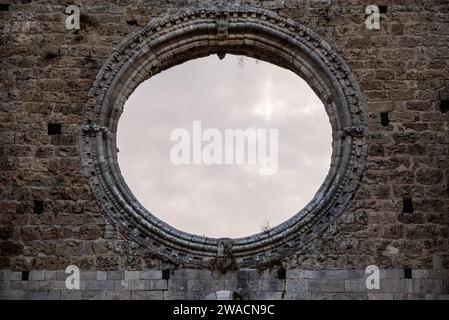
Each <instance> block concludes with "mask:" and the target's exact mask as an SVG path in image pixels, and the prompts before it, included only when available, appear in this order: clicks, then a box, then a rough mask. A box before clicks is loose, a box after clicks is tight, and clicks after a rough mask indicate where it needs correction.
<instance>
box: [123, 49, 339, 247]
mask: <svg viewBox="0 0 449 320" xmlns="http://www.w3.org/2000/svg"><path fill="white" fill-rule="evenodd" d="M194 120H199V121H201V123H202V126H203V130H204V129H207V128H216V129H219V130H220V131H222V132H224V129H233V128H241V129H248V128H266V129H278V134H279V138H278V139H279V168H278V171H277V173H276V174H274V175H266V176H263V175H259V171H258V168H259V167H258V166H250V165H209V166H208V165H178V166H176V165H174V164H172V162H171V161H170V149H171V148H172V146H173V145H174V144H175V142H172V141H170V139H169V138H170V133H171V131H172V130H174V129H177V128H184V129H187V130H188V131H189V132H192V121H194ZM118 147H119V149H120V152H119V154H118V156H119V164H120V169H121V171H122V174H123V176H124V178H125V180H126V182H127V184H128V186H129V187H130V189H131V190H132V191H133V193H134V195H135V196H136V197H137V199H138V200H139V201H140V202H141V203H142V205H144V206H145V207H146V208H147V209H148V210H149V211H150V212H151V213H152V214H154V215H156V216H157V217H158V218H160V219H162V220H164V221H165V222H167V223H169V224H170V225H172V226H173V227H175V228H178V229H181V230H183V231H186V232H190V233H195V234H199V235H206V236H210V237H232V238H236V237H242V236H248V235H251V234H254V233H258V232H260V231H261V227H262V225H264V224H266V221H269V223H270V225H271V226H272V227H273V226H275V225H277V224H279V223H281V222H283V221H285V220H287V219H288V218H290V217H292V216H293V215H294V214H296V213H297V212H298V211H299V210H300V209H302V208H303V207H304V206H305V205H306V204H307V203H308V202H309V201H310V200H311V199H312V197H313V195H314V194H315V192H316V191H317V190H318V188H319V186H320V185H321V183H322V182H323V180H324V178H325V177H326V174H327V172H328V170H329V165H330V158H331V152H332V148H331V126H330V124H329V119H328V117H327V114H326V112H325V110H324V107H323V104H322V103H321V101H320V100H319V98H318V97H317V96H316V95H315V93H314V92H313V91H312V90H311V89H310V87H309V86H308V85H307V83H306V82H305V81H304V80H302V79H301V78H300V77H298V76H297V75H295V74H293V73H292V72H291V71H288V70H285V69H282V68H279V67H277V66H274V65H272V64H269V63H266V62H263V61H256V60H254V59H251V58H246V57H245V58H244V63H243V65H242V63H241V59H240V57H238V56H233V55H227V56H226V57H225V59H223V60H219V59H218V57H217V56H216V55H213V56H209V57H206V58H201V59H197V60H192V61H189V62H186V63H184V64H182V65H179V66H176V67H173V68H171V69H169V70H166V71H164V72H162V73H160V74H158V75H156V76H154V77H152V78H151V79H149V80H147V81H145V82H143V83H142V84H141V85H140V86H139V87H138V88H137V90H136V91H135V92H134V93H133V94H132V95H131V96H130V98H129V99H128V101H127V102H126V104H125V109H124V113H123V115H122V117H121V119H120V122H119V128H118Z"/></svg>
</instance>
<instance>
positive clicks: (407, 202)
mask: <svg viewBox="0 0 449 320" xmlns="http://www.w3.org/2000/svg"><path fill="white" fill-rule="evenodd" d="M402 212H403V213H408V214H410V213H413V201H412V198H411V197H404V198H403V199H402Z"/></svg>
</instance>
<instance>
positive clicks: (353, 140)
mask: <svg viewBox="0 0 449 320" xmlns="http://www.w3.org/2000/svg"><path fill="white" fill-rule="evenodd" d="M226 53H230V54H244V55H247V56H249V57H253V58H256V59H260V60H265V61H267V62H271V63H273V64H276V65H278V66H280V67H284V68H287V69H289V70H291V71H293V72H295V73H296V74H297V75H298V76H300V77H302V78H304V79H305V80H306V81H307V82H308V84H309V85H310V86H311V88H312V89H313V90H314V91H315V93H316V94H317V95H318V96H319V97H320V99H321V100H322V102H323V104H324V106H325V108H326V111H327V113H328V115H329V120H330V123H331V126H332V130H333V142H332V147H333V153H332V161H331V168H330V170H329V173H328V175H327V177H326V179H325V181H324V182H323V184H322V185H321V187H320V189H319V190H318V192H317V193H316V195H315V196H314V198H313V199H312V200H311V201H310V202H309V203H308V204H307V206H306V207H304V208H303V209H302V210H300V211H299V212H298V213H297V214H296V215H295V216H293V217H292V218H290V219H289V220H287V221H285V222H284V223H282V224H280V225H278V226H276V227H274V228H272V229H270V230H268V231H266V232H262V233H259V234H255V235H252V236H249V237H245V238H238V239H232V240H229V241H226V242H223V240H222V239H215V238H207V237H201V236H197V235H193V234H189V233H186V232H183V231H180V230H177V229H175V228H173V227H171V226H170V225H168V224H166V223H165V222H163V221H161V220H159V219H158V218H157V217H156V216H154V215H153V214H151V213H150V212H149V211H148V210H147V209H145V208H144V207H143V206H142V205H141V204H140V203H139V201H137V199H136V198H135V197H134V195H133V194H132V192H131V190H130V189H129V188H128V186H127V185H126V183H125V181H124V179H123V177H122V175H121V173H120V169H119V166H118V162H117V147H116V130H117V123H118V120H119V117H120V115H121V113H122V110H123V105H124V103H125V101H126V100H127V98H128V97H129V95H130V94H131V93H132V92H133V91H134V90H135V89H136V87H137V86H138V85H139V84H140V83H141V82H142V81H144V80H147V79H148V78H150V77H152V76H153V75H155V74H157V73H159V72H161V71H162V70H165V69H168V68H170V67H173V66H175V65H177V64H180V63H183V62H185V61H188V60H191V59H195V58H199V57H204V56H207V55H210V54H218V55H219V56H220V55H221V56H224V54H226ZM97 129H98V130H97ZM367 139H368V131H367V120H366V115H365V107H364V101H363V98H362V96H361V94H360V90H359V87H358V84H357V82H356V80H355V78H354V76H353V74H352V72H351V71H350V69H349V68H348V66H347V64H346V63H345V61H344V60H343V58H342V57H341V56H340V55H339V54H338V53H337V52H336V51H335V50H333V49H332V48H331V46H330V45H329V44H328V43H327V42H326V41H325V40H324V39H323V38H322V37H320V36H319V35H318V34H316V33H315V32H313V31H312V30H310V29H309V28H307V27H306V26H303V25H301V24H298V23H296V22H294V21H292V20H289V19H286V18H283V17H280V16H279V15H277V14H276V13H273V12H270V11H267V10H263V9H258V8H253V7H244V6H240V7H218V8H217V7H216V8H213V9H197V10H190V11H185V12H183V13H181V14H178V15H176V16H171V17H167V18H166V19H165V20H161V21H159V22H157V23H151V24H149V25H147V26H145V27H144V28H142V29H141V30H139V31H138V32H135V33H133V34H131V35H129V36H128V37H127V38H125V39H124V40H123V42H122V43H121V44H120V45H118V46H117V48H116V49H114V51H113V52H112V53H111V55H110V57H109V58H108V60H107V61H106V62H105V63H104V65H103V67H102V68H101V70H100V71H99V72H98V75H97V77H96V81H95V83H94V84H93V85H92V87H91V90H90V92H89V97H88V102H87V105H86V108H85V112H84V118H83V127H82V129H81V128H80V146H81V149H80V150H81V158H82V162H83V166H84V172H85V175H86V177H87V179H88V181H89V184H90V186H91V188H92V190H93V192H94V193H95V195H96V197H97V199H98V202H99V203H100V204H101V207H102V209H103V211H104V213H105V214H106V215H107V217H108V218H109V219H110V221H112V223H114V224H115V225H116V226H117V227H118V228H119V230H120V231H121V232H122V233H123V234H124V235H125V236H126V237H128V238H130V239H132V240H134V241H136V242H138V243H139V244H141V245H143V246H146V247H148V248H149V249H150V250H151V251H152V252H154V253H155V254H157V255H160V256H163V257H165V258H169V259H171V260H172V261H174V262H176V263H181V264H184V265H192V266H199V267H210V266H213V265H215V262H216V260H217V258H218V256H219V255H230V256H232V261H233V262H235V263H236V264H237V266H238V267H248V266H255V265H258V264H264V263H269V262H270V261H272V260H274V259H280V258H283V257H287V256H288V255H291V254H293V253H295V252H299V250H300V249H301V247H302V246H304V245H305V244H306V243H308V242H310V241H312V240H313V239H314V238H316V237H317V236H318V235H319V234H320V233H321V232H322V231H323V230H324V229H325V228H326V227H327V226H328V225H329V224H330V223H331V222H332V221H333V220H334V219H335V218H337V217H338V216H339V215H340V214H341V213H342V212H343V211H344V210H345V208H346V206H347V204H348V202H349V201H350V199H351V198H352V196H353V195H354V193H355V190H356V188H357V184H358V182H359V180H360V178H361V175H362V173H363V170H364V166H365V159H366V155H367V141H368V140H367ZM273 201H276V199H273ZM225 249H226V250H225ZM228 258H229V257H228Z"/></svg>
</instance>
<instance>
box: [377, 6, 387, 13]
mask: <svg viewBox="0 0 449 320" xmlns="http://www.w3.org/2000/svg"><path fill="white" fill-rule="evenodd" d="M387 11H388V6H379V13H380V14H386V13H387Z"/></svg>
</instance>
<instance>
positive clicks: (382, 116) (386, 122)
mask: <svg viewBox="0 0 449 320" xmlns="http://www.w3.org/2000/svg"><path fill="white" fill-rule="evenodd" d="M380 124H381V125H382V126H383V127H388V125H389V124H390V119H389V117H388V112H381V113H380Z"/></svg>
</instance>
